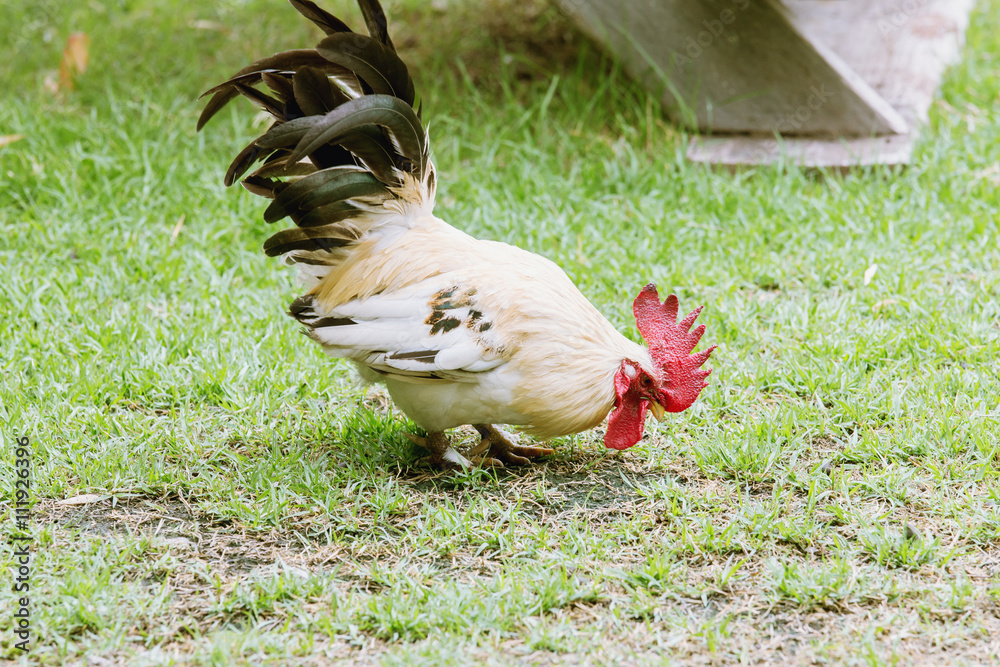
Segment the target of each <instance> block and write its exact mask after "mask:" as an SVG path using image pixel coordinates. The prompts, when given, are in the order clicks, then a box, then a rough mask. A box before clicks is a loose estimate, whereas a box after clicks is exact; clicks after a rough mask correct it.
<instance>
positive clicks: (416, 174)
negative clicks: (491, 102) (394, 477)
mask: <svg viewBox="0 0 1000 667" xmlns="http://www.w3.org/2000/svg"><path fill="white" fill-rule="evenodd" d="M289 2H290V3H291V4H292V6H293V7H295V9H296V10H297V11H298V12H299V13H301V14H302V15H303V16H305V17H306V18H308V19H309V20H310V21H312V22H313V23H314V24H316V25H317V26H318V27H319V28H320V29H322V30H323V32H324V33H326V37H325V38H324V39H323V40H322V41H321V42H320V43H319V44H318V45H317V47H316V48H315V49H300V50H293V51H286V52H283V53H279V54H276V55H274V56H270V57H268V58H263V59H261V60H259V61H257V62H255V63H253V64H251V65H250V66H248V67H246V68H244V69H243V70H241V71H239V72H237V74H236V75H235V76H233V77H232V78H230V79H229V80H227V81H225V82H224V83H222V84H220V85H219V86H216V87H215V88H213V89H212V90H211V91H209V93H210V94H212V99H211V100H210V101H209V103H208V105H207V106H206V108H205V110H204V112H203V113H202V117H201V119H200V120H199V128H201V127H202V126H203V125H204V124H205V123H206V122H207V121H208V120H209V119H210V118H211V117H212V116H213V115H214V114H215V113H217V112H218V111H219V109H221V108H222V107H223V106H225V105H226V104H227V103H228V102H229V100H231V99H233V98H234V97H236V96H237V95H243V96H244V97H247V98H248V99H250V100H251V101H253V102H255V103H257V104H259V105H260V106H261V107H263V108H264V109H265V110H266V111H267V112H268V113H270V114H271V116H272V117H273V118H274V123H273V124H272V125H271V127H270V128H269V129H268V130H267V131H266V132H265V133H264V134H263V135H262V136H260V137H258V138H257V139H255V140H254V141H253V142H251V143H250V144H249V145H248V146H247V147H246V148H244V149H243V150H242V151H241V152H240V153H239V154H238V155H237V157H236V159H235V160H234V161H233V164H232V165H231V166H230V168H229V171H228V172H227V174H226V183H227V184H232V183H233V182H235V181H236V180H238V179H239V178H240V177H242V176H243V174H245V173H246V172H247V170H249V169H250V168H251V166H253V165H254V164H255V163H256V162H263V165H262V166H260V167H259V168H257V169H256V170H255V171H254V172H253V173H251V174H250V175H249V176H247V177H246V178H244V179H243V185H244V186H245V187H246V188H247V189H248V190H250V191H251V192H254V193H255V194H258V195H261V196H263V197H267V198H269V199H271V200H273V201H272V202H271V204H270V205H269V206H268V208H267V210H266V211H265V212H264V219H265V220H266V221H268V222H275V221H277V220H280V219H282V218H286V217H287V218H290V219H291V220H292V221H293V222H294V223H295V226H294V227H291V228H289V229H284V230H282V231H279V232H277V233H276V234H274V235H273V236H272V237H271V238H270V239H268V241H267V242H266V243H265V245H264V250H265V252H266V253H267V254H268V255H271V256H281V257H282V258H283V259H284V261H285V263H286V264H289V265H291V266H294V267H296V268H297V270H298V274H299V280H300V282H301V283H302V284H303V285H305V286H306V287H307V288H308V292H307V293H306V294H304V295H303V296H300V297H299V298H297V299H295V301H293V302H292V305H291V307H290V314H291V315H292V316H293V317H294V318H296V319H297V320H298V321H299V322H300V323H301V324H302V325H303V327H304V331H305V333H306V334H307V335H308V336H309V337H310V338H312V339H313V340H314V341H316V342H317V343H319V344H320V345H321V346H322V347H323V349H324V350H325V351H326V352H327V353H328V354H330V355H332V356H335V357H341V358H346V359H349V360H350V361H352V362H353V363H354V364H355V365H356V366H357V367H358V369H359V371H360V373H361V375H362V377H363V378H364V379H366V380H368V381H371V382H381V383H384V384H385V386H386V387H387V389H388V391H389V393H390V395H391V396H392V398H393V401H394V402H395V403H396V404H397V405H398V406H399V407H400V409H402V410H403V412H404V413H406V414H407V416H409V417H410V418H411V419H412V420H413V421H414V422H415V423H416V424H417V425H419V426H421V427H422V428H424V429H426V430H427V431H428V432H429V434H430V435H429V437H428V438H427V440H426V443H427V446H428V448H429V449H430V450H431V452H432V455H433V457H434V458H435V460H436V461H437V462H438V463H441V464H446V465H462V466H465V465H468V461H467V460H466V459H465V458H464V457H462V456H461V455H459V454H457V452H455V451H454V450H452V449H451V448H450V447H449V446H448V443H447V439H446V438H445V435H444V431H446V430H447V429H449V428H452V427H455V426H460V425H463V424H472V425H474V426H475V427H476V428H477V429H478V430H479V432H480V433H481V434H482V435H483V443H482V446H483V447H487V446H488V449H489V456H490V457H492V458H494V459H497V460H500V461H506V462H517V463H520V462H523V461H524V460H525V457H530V456H536V455H540V454H545V453H548V452H550V451H551V450H547V449H544V448H541V447H523V446H520V445H517V444H516V443H515V442H513V441H512V438H511V437H510V436H508V435H507V434H504V433H502V432H500V431H499V430H497V429H496V428H495V427H494V425H495V424H512V425H516V426H520V427H523V428H524V430H526V431H527V432H529V433H531V434H533V435H535V436H537V437H539V438H543V439H547V438H552V437H556V436H561V435H567V434H571V433H578V432H580V431H584V430H587V429H590V428H593V427H595V426H597V425H599V424H600V423H601V422H602V421H603V420H604V419H605V417H607V416H608V413H609V412H611V416H610V418H609V428H608V432H607V434H606V436H605V443H606V444H607V446H609V447H614V448H617V449H624V448H627V447H630V446H632V445H634V444H635V443H636V442H638V441H639V439H640V438H641V437H642V432H643V422H644V420H645V416H646V414H647V411H652V412H653V413H654V415H656V416H657V417H662V415H663V413H664V411H680V410H684V409H686V408H687V407H688V406H689V405H691V403H692V402H693V401H694V400H695V398H696V397H697V395H698V393H699V392H700V391H701V389H702V387H704V386H705V383H704V379H705V377H707V375H708V372H707V371H702V370H700V369H699V367H700V366H701V364H702V363H703V362H704V361H705V359H707V358H708V355H709V354H710V353H711V350H708V351H706V352H702V353H699V354H697V355H691V354H690V353H691V352H692V351H693V349H694V346H695V345H697V343H698V340H699V339H700V337H701V332H702V331H703V330H704V327H699V328H698V329H696V330H695V331H690V329H691V326H692V325H693V323H694V318H695V317H697V311H695V312H694V313H691V314H690V315H688V316H687V317H686V318H684V320H683V321H682V322H680V323H679V324H678V323H677V321H676V317H677V299H676V297H674V296H672V295H671V297H669V298H668V300H667V301H666V302H665V303H661V302H660V301H659V297H658V295H657V292H656V289H655V287H654V286H653V285H647V286H646V288H644V289H643V290H642V292H641V293H640V295H639V296H638V297H637V298H636V300H635V303H634V305H633V310H634V312H635V313H636V318H637V323H638V325H639V328H640V330H641V331H642V333H643V336H644V337H645V338H646V340H647V342H649V343H650V345H651V347H650V348H649V349H647V348H646V347H643V346H641V345H638V344H636V343H634V342H632V341H630V340H628V339H627V338H625V337H624V336H622V335H621V334H620V333H618V332H617V331H616V330H615V329H614V327H612V326H611V324H610V323H609V322H608V321H607V319H605V318H604V316H603V315H601V313H600V312H598V311H597V309H596V308H594V307H593V306H592V305H591V304H590V302H588V301H587V299H586V298H585V297H584V296H583V294H581V293H580V291H579V290H578V289H577V288H576V286H575V285H574V284H573V283H572V281H571V280H570V279H569V278H568V277H567V275H566V274H565V272H563V270H562V269H560V268H559V267H558V266H556V265H555V264H554V263H552V262H551V261H549V260H547V259H545V258H543V257H540V256H538V255H535V254H532V253H530V252H527V251H525V250H521V249H519V248H516V247H513V246H510V245H507V244H504V243H498V242H494V241H484V240H478V239H475V238H473V237H471V236H469V235H468V234H465V233H464V232H461V231H459V230H457V229H455V228H454V227H452V226H450V225H448V224H447V223H445V222H444V221H442V220H440V219H439V218H437V217H436V216H434V214H433V208H434V196H435V191H436V178H435V172H434V166H433V164H432V163H431V161H430V156H429V149H428V140H427V135H426V132H425V131H424V129H423V125H422V123H421V121H420V118H419V114H418V113H417V112H416V111H415V110H414V104H415V94H414V88H413V82H412V80H411V79H410V76H409V74H408V72H407V68H406V65H405V64H404V63H403V62H402V61H401V60H400V59H399V57H398V55H397V54H396V51H395V47H394V46H393V45H392V41H391V40H390V38H389V36H388V32H387V30H386V26H385V15H384V13H383V12H382V9H381V7H380V6H379V5H378V2H377V1H376V0H359V4H360V6H361V10H362V13H363V14H364V18H365V23H366V25H367V27H368V31H369V33H370V36H365V35H360V34H357V33H354V32H352V31H351V30H350V28H349V27H348V26H347V25H346V24H345V23H343V22H342V21H340V20H339V19H337V18H336V17H334V16H332V15H330V14H329V13H327V12H326V11H324V10H322V9H321V8H319V7H318V6H317V5H315V4H314V3H313V2H312V1H311V0H289ZM261 83H263V84H264V85H265V86H266V87H267V90H268V92H263V91H261V90H258V89H257V88H254V86H255V85H257V84H261ZM651 337H652V338H651Z"/></svg>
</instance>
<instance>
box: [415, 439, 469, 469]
mask: <svg viewBox="0 0 1000 667" xmlns="http://www.w3.org/2000/svg"><path fill="white" fill-rule="evenodd" d="M410 438H411V439H412V440H413V441H414V442H415V443H417V444H418V445H420V446H421V447H424V448H425V449H427V450H429V451H430V453H431V455H430V462H431V465H433V466H434V467H436V468H458V469H463V470H468V469H469V468H471V467H472V461H470V460H469V459H467V458H465V457H464V456H462V455H461V454H459V453H458V452H457V451H456V450H455V448H454V447H452V446H451V443H449V442H448V436H447V435H445V434H444V432H443V431H438V432H437V433H429V434H428V435H427V437H426V438H420V437H417V436H410Z"/></svg>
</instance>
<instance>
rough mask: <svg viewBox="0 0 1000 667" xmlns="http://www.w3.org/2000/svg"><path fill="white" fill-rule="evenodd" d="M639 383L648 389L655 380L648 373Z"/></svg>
mask: <svg viewBox="0 0 1000 667" xmlns="http://www.w3.org/2000/svg"><path fill="white" fill-rule="evenodd" d="M639 384H641V385H642V386H643V387H646V388H647V389H648V388H649V387H651V386H652V385H653V381H652V380H651V379H650V378H649V376H648V375H643V376H642V380H640V381H639Z"/></svg>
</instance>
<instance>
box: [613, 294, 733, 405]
mask: <svg viewBox="0 0 1000 667" xmlns="http://www.w3.org/2000/svg"><path fill="white" fill-rule="evenodd" d="M679 305H680V304H679V303H678V301H677V295H676V294H671V295H670V296H668V297H667V300H666V301H665V302H663V303H660V295H659V293H657V291H656V285H654V284H653V283H650V284H648V285H646V286H645V287H643V288H642V291H641V292H639V296H637V297H636V298H635V302H633V304H632V312H633V313H635V322H636V324H637V325H638V326H639V331H640V332H641V333H642V337H643V338H644V339H645V341H646V344H647V345H648V346H649V354H650V356H652V357H653V361H654V362H655V363H656V365H658V366H659V367H660V368H662V369H663V371H664V374H665V376H666V377H665V384H664V387H665V390H666V394H667V396H666V397H665V398H666V399H667V400H666V402H665V403H664V406H663V407H665V408H666V409H667V410H669V411H670V412H680V411H681V410H686V409H687V408H688V407H690V405H691V404H692V403H694V401H695V399H696V398H698V394H699V393H701V390H702V389H704V388H705V387H707V386H708V383H707V382H705V379H706V378H707V377H708V375H709V373H711V372H712V369H710V368H709V369H707V370H703V369H702V368H701V365H702V364H704V363H705V361H707V360H708V358H709V357H710V356H712V352H713V351H714V350H715V348H716V346H715V345H713V346H712V347H710V348H708V349H707V350H704V351H702V352H699V353H698V354H691V353H692V352H693V351H694V348H695V347H696V346H697V345H698V341H700V340H701V336H702V334H704V333H705V325H704V324H702V325H699V326H698V327H697V328H696V329H695V330H694V331H691V326H692V325H693V324H694V321H695V320H696V319H698V314H699V313H701V309H702V308H703V307H704V306H699V307H698V308H695V309H694V310H692V311H691V312H690V313H688V315H687V317H685V318H684V319H683V320H681V321H680V322H678V321H677V311H678V308H679Z"/></svg>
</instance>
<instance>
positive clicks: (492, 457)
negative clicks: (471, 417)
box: [473, 424, 556, 466]
mask: <svg viewBox="0 0 1000 667" xmlns="http://www.w3.org/2000/svg"><path fill="white" fill-rule="evenodd" d="M476 430H477V431H479V433H480V435H482V436H483V439H482V442H480V443H479V445H477V446H476V448H475V449H474V450H473V451H488V452H489V453H488V454H487V455H486V458H484V459H483V464H484V465H486V461H495V462H497V463H500V464H501V466H503V464H506V465H524V464H526V463H531V459H533V458H537V457H539V456H551V455H552V454H555V453H556V450H554V449H550V448H548V447H536V446H532V445H520V444H518V442H517V436H515V435H513V434H512V433H507V432H505V431H502V430H500V429H498V428H497V427H495V426H491V425H489V424H477V425H476ZM491 465H492V464H491Z"/></svg>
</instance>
